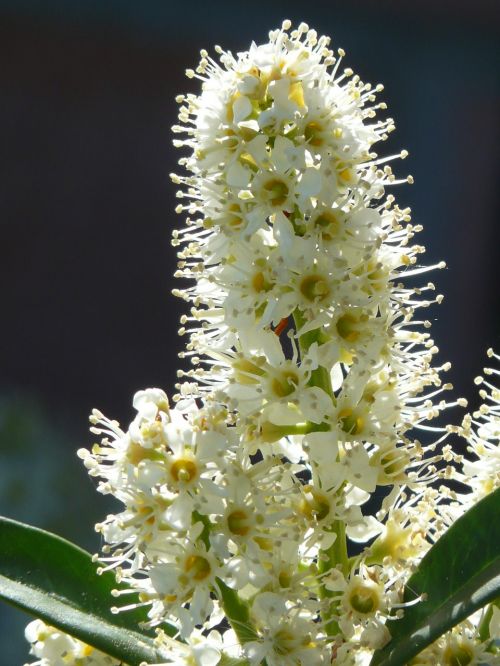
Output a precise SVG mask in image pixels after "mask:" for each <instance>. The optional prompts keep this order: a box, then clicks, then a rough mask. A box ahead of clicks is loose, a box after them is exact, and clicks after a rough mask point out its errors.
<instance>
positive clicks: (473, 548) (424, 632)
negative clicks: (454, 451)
mask: <svg viewBox="0 0 500 666" xmlns="http://www.w3.org/2000/svg"><path fill="white" fill-rule="evenodd" d="M499 517H500V489H497V490H496V491H495V492H493V493H491V494H490V495H488V496H487V497H485V498H484V499H482V500H481V501H480V502H478V504H476V505H475V506H474V507H473V508H472V509H470V510H469V511H468V512H467V513H465V514H464V515H463V516H461V517H460V518H459V519H458V520H457V521H456V522H455V523H454V524H453V525H452V526H451V527H450V529H449V530H448V531H447V532H446V533H445V534H444V535H443V536H442V537H441V539H439V541H437V542H436V543H435V544H434V546H433V547H432V548H431V549H430V550H429V552H428V553H427V554H426V556H425V557H424V558H423V559H422V562H421V563H420V566H419V567H418V569H417V571H416V572H415V573H414V574H413V576H412V577H411V578H410V580H409V581H408V584H407V585H406V589H405V595H404V599H405V601H412V600H414V599H416V598H418V597H419V596H420V595H422V594H425V595H426V596H425V599H424V600H422V601H419V602H417V603H415V605H413V606H410V607H408V608H406V609H405V614H404V617H403V618H402V619H401V620H394V621H391V622H390V624H389V625H388V627H389V629H390V631H391V634H392V639H391V641H390V642H389V643H388V644H387V645H386V646H385V647H384V648H383V649H382V650H378V651H377V652H376V653H375V654H374V656H373V659H372V662H371V666H401V665H402V664H406V663H407V662H408V661H409V660H410V659H412V658H413V657H414V656H416V655H417V654H418V653H419V652H421V651H422V650H423V649H424V648H425V647H426V646H427V645H430V644H431V643H432V642H434V641H435V640H436V639H437V638H439V636H441V635H442V634H443V633H445V632H446V631H448V630H449V629H451V628H452V627H454V626H455V625H456V624H458V623H459V622H461V621H462V620H464V619H465V618H467V617H469V615H471V614H472V613H474V612H475V611H476V610H478V609H480V608H482V607H483V606H485V605H486V604H488V603H489V602H491V601H493V600H494V599H496V598H497V597H498V596H499V594H500V519H499Z"/></svg>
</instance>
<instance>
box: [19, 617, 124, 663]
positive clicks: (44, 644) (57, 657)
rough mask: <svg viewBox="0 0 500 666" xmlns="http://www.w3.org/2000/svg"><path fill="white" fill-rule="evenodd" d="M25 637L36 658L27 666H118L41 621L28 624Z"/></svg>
mask: <svg viewBox="0 0 500 666" xmlns="http://www.w3.org/2000/svg"><path fill="white" fill-rule="evenodd" d="M25 636H26V640H27V641H28V642H29V643H31V650H30V654H32V655H33V656H34V657H37V661H33V662H31V664H29V666H68V664H75V665H76V664H78V666H119V662H118V661H117V660H116V659H112V658H111V657H108V656H107V655H105V654H103V653H102V652H99V651H98V650H95V649H94V648H93V647H91V646H90V645H86V644H85V643H82V641H79V640H77V639H76V638H72V637H71V636H68V634H65V633H64V632H62V631H58V630H57V629H54V628H53V627H50V626H48V625H47V624H45V622H42V621H41V620H33V622H30V623H29V624H28V626H27V627H26V630H25ZM27 666H28V665H27Z"/></svg>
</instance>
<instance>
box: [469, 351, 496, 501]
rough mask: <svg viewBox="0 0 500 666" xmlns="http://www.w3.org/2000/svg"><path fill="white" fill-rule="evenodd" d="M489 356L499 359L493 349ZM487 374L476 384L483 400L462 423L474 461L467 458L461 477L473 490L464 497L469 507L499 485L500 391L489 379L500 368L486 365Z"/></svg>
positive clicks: (479, 378) (477, 379)
mask: <svg viewBox="0 0 500 666" xmlns="http://www.w3.org/2000/svg"><path fill="white" fill-rule="evenodd" d="M488 356H489V358H494V359H496V360H497V361H498V360H500V357H499V356H498V355H497V354H495V353H494V352H493V350H492V349H489V350H488ZM484 374H485V375H486V378H485V377H477V378H476V384H477V385H478V386H481V387H482V388H481V390H480V392H479V394H480V396H481V398H482V400H483V403H482V405H481V406H480V407H479V409H478V410H477V411H476V412H474V413H473V414H468V415H467V416H466V417H465V418H464V421H463V424H462V428H463V435H464V437H465V438H466V439H467V441H468V443H469V446H468V452H469V453H470V454H472V456H473V460H469V459H467V460H465V461H464V464H463V475H462V476H461V477H460V480H461V481H462V482H465V483H466V484H467V485H468V486H469V487H470V488H471V489H472V493H470V494H467V495H465V496H463V499H465V502H466V503H467V504H468V505H469V506H470V505H472V504H474V503H475V502H477V501H479V500H480V499H482V498H483V497H484V496H485V495H487V494H489V493H491V492H493V491H494V490H496V489H497V488H499V487H500V447H499V445H498V444H499V442H500V391H499V390H498V388H497V387H496V386H495V384H493V383H492V382H491V381H490V380H489V377H495V376H496V377H498V376H499V375H500V371H499V370H498V369H496V368H484Z"/></svg>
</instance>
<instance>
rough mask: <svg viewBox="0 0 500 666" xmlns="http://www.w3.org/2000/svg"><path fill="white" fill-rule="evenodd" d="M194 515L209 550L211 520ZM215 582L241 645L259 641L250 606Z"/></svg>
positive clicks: (196, 512) (264, 661) (218, 579)
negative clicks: (200, 525)
mask: <svg viewBox="0 0 500 666" xmlns="http://www.w3.org/2000/svg"><path fill="white" fill-rule="evenodd" d="M193 515H194V519H195V522H201V523H202V524H203V531H202V533H201V534H200V539H201V540H202V541H203V543H204V545H205V547H206V549H207V550H209V549H210V530H211V523H210V520H209V518H208V516H204V515H203V514H201V513H199V512H198V511H194V512H193ZM215 582H216V584H217V585H216V587H217V588H218V591H219V595H218V596H219V598H220V600H221V603H222V607H223V608H224V612H225V614H226V617H227V620H228V622H229V624H230V625H231V627H232V629H233V630H234V633H235V634H236V636H237V637H238V640H239V641H240V643H241V644H242V645H243V643H248V642H249V641H257V640H259V636H258V634H257V632H256V631H255V629H254V627H253V625H252V623H251V621H250V612H249V610H248V605H247V604H246V603H245V602H244V601H242V600H241V599H240V597H239V595H238V593H237V592H236V591H235V590H233V589H231V588H230V587H228V586H227V585H226V584H225V583H224V581H222V580H221V579H220V578H216V579H215ZM216 591H217V590H216ZM235 663H236V664H244V663H245V662H244V661H237V662H235ZM261 663H262V666H267V665H266V660H265V659H264V660H263V661H262V662H261Z"/></svg>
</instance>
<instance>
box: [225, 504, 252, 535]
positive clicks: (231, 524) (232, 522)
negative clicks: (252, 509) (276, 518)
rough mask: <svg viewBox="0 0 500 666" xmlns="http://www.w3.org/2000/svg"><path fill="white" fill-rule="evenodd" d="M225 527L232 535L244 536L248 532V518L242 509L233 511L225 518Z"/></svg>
mask: <svg viewBox="0 0 500 666" xmlns="http://www.w3.org/2000/svg"><path fill="white" fill-rule="evenodd" d="M227 526H228V528H229V531H230V532H231V533H232V534H236V535H237V536H246V535H247V534H248V533H249V532H250V528H251V524H250V517H249V515H248V514H247V512H246V511H243V509H235V510H234V511H231V513H230V514H229V515H228V517H227Z"/></svg>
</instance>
